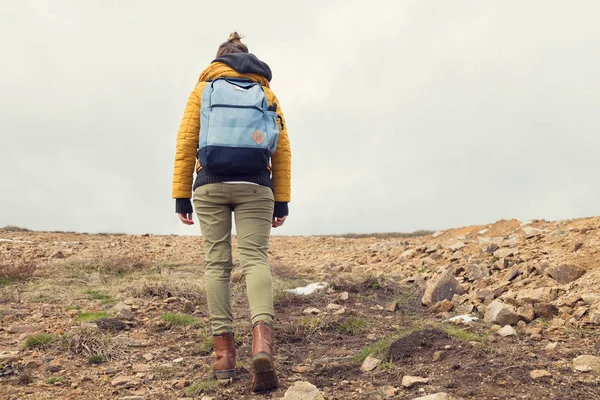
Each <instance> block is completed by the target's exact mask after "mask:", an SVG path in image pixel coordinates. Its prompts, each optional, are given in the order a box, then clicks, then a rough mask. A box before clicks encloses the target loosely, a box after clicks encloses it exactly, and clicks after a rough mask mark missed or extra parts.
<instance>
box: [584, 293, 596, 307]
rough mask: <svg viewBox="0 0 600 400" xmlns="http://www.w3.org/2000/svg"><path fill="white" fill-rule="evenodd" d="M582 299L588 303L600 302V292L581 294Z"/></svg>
mask: <svg viewBox="0 0 600 400" xmlns="http://www.w3.org/2000/svg"><path fill="white" fill-rule="evenodd" d="M581 299H582V300H583V301H585V302H586V303H587V304H595V303H600V293H585V294H582V295H581Z"/></svg>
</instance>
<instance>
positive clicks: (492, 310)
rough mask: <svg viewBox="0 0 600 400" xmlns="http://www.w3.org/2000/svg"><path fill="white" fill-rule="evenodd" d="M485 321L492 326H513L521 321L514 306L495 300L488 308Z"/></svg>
mask: <svg viewBox="0 0 600 400" xmlns="http://www.w3.org/2000/svg"><path fill="white" fill-rule="evenodd" d="M483 320H484V321H485V322H489V323H492V324H498V325H512V324H516V323H517V322H518V321H519V316H518V315H517V313H516V312H515V309H514V308H513V307H512V306H509V305H508V304H504V303H501V302H499V301H497V300H495V301H492V302H491V303H490V305H489V306H488V307H487V310H486V312H485V316H484V317H483Z"/></svg>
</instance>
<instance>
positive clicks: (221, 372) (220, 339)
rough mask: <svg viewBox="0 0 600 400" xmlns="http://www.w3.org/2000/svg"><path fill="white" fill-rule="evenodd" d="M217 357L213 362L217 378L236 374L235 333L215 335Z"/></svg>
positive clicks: (214, 373)
mask: <svg viewBox="0 0 600 400" xmlns="http://www.w3.org/2000/svg"><path fill="white" fill-rule="evenodd" d="M213 338H214V341H215V353H216V355H217V358H216V360H215V362H214V363H213V369H212V370H213V375H214V376H215V377H216V378H217V379H229V378H233V377H234V376H235V341H234V339H233V333H225V332H224V333H222V334H220V335H218V336H213Z"/></svg>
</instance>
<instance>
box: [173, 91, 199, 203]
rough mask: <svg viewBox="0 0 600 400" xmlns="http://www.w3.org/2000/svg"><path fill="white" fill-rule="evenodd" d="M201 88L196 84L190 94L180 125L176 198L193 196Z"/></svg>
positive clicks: (176, 160) (175, 186)
mask: <svg viewBox="0 0 600 400" xmlns="http://www.w3.org/2000/svg"><path fill="white" fill-rule="evenodd" d="M199 89H200V88H199V87H198V86H196V88H195V89H194V90H193V91H192V93H191V94H190V97H189V99H188V101H187V105H186V106H185V112H184V113H183V118H182V119H181V125H179V133H178V134H177V147H176V151H175V168H174V172H173V198H174V199H189V198H191V197H192V183H193V179H194V167H195V165H196V152H197V148H198V137H199V133H200V94H201V93H202V92H201V91H200V90H199Z"/></svg>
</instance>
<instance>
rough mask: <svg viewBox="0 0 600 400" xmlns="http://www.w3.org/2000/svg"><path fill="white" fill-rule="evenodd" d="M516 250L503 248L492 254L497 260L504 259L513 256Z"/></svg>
mask: <svg viewBox="0 0 600 400" xmlns="http://www.w3.org/2000/svg"><path fill="white" fill-rule="evenodd" d="M516 251H517V250H516V249H513V248H510V247H507V248H505V247H503V248H501V249H498V250H496V251H495V252H494V256H495V257H497V258H506V257H509V256H512V255H514V254H515V252H516Z"/></svg>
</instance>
